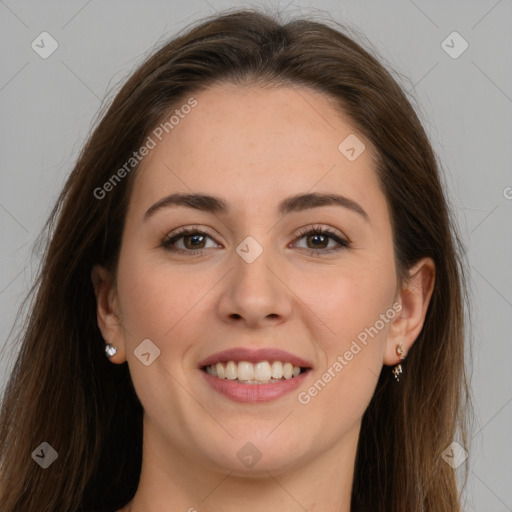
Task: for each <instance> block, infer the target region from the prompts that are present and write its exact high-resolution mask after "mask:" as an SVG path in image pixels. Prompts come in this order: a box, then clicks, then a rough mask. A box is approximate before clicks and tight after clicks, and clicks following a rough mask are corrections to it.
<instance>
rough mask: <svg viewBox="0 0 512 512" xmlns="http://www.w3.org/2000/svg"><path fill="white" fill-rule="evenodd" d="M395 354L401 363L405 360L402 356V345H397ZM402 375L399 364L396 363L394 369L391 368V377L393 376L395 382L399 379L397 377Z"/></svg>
mask: <svg viewBox="0 0 512 512" xmlns="http://www.w3.org/2000/svg"><path fill="white" fill-rule="evenodd" d="M396 353H397V355H398V356H399V357H400V360H401V361H403V360H404V359H405V356H404V347H403V346H402V344H401V343H400V345H397V347H396ZM401 373H402V365H401V364H400V363H398V364H397V365H396V366H395V367H394V368H393V375H394V376H395V379H396V380H397V382H398V381H399V380H400V379H399V375H400V374H401Z"/></svg>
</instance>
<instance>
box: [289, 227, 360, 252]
mask: <svg viewBox="0 0 512 512" xmlns="http://www.w3.org/2000/svg"><path fill="white" fill-rule="evenodd" d="M303 238H304V239H305V242H306V247H301V248H302V249H306V250H307V251H308V253H309V254H311V255H313V256H320V255H322V254H329V253H333V252H338V251H340V250H342V249H347V248H349V247H350V242H348V241H347V240H345V239H344V238H342V237H340V236H339V235H337V234H336V233H334V232H333V231H331V230H330V229H328V228H325V227H323V226H309V227H306V228H304V229H303V230H301V231H300V232H299V236H298V240H301V239H303ZM330 242H335V244H334V247H332V246H331V247H329V243H330ZM310 244H311V245H310ZM336 244H337V245H336Z"/></svg>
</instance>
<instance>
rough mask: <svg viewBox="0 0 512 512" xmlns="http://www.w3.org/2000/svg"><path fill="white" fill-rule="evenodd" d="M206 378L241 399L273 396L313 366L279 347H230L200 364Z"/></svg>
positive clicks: (286, 389)
mask: <svg viewBox="0 0 512 512" xmlns="http://www.w3.org/2000/svg"><path fill="white" fill-rule="evenodd" d="M199 370H201V371H202V372H203V374H204V376H205V379H206V382H207V383H208V384H209V385H210V386H211V387H212V388H213V389H214V390H215V391H217V392H219V393H221V394H223V395H224V396H227V397H228V398H231V399H232V400H235V401H239V402H262V401H267V400H273V399H275V398H278V397H280V396H282V395H284V394H285V393H288V392H290V391H291V390H293V389H295V388H297V386H299V385H300V384H301V383H302V382H303V381H304V378H305V377H306V375H307V374H309V373H310V371H311V370H312V366H311V364H310V363H309V362H307V361H305V360H303V359H301V358H299V357H297V356H295V355H293V354H290V353H288V352H285V351H282V350H279V349H259V350H249V349H244V348H238V349H231V350H226V351H223V352H219V353H217V354H213V355H212V356H210V357H208V358H206V359H205V360H203V361H201V363H200V364H199Z"/></svg>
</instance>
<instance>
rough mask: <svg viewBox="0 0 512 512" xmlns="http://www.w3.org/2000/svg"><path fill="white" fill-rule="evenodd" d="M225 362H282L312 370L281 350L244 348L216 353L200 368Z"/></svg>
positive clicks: (308, 365)
mask: <svg viewBox="0 0 512 512" xmlns="http://www.w3.org/2000/svg"><path fill="white" fill-rule="evenodd" d="M225 361H247V362H249V363H253V364H254V363H259V362H261V361H269V362H272V361H281V362H284V363H286V362H289V363H292V364H293V366H299V367H301V368H311V363H310V362H308V361H306V360H304V359H302V358H300V357H298V356H296V355H294V354H290V352H286V351H285V350H281V349H279V348H259V349H251V348H244V347H237V348H230V349H227V350H223V351H221V352H216V353H215V354H212V355H210V356H208V357H207V358H205V359H203V360H202V361H201V362H200V363H199V368H203V367H205V366H211V365H213V364H216V363H221V362H225Z"/></svg>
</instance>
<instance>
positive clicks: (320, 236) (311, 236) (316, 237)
mask: <svg viewBox="0 0 512 512" xmlns="http://www.w3.org/2000/svg"><path fill="white" fill-rule="evenodd" d="M310 238H311V239H318V238H322V239H324V244H325V235H318V234H317V235H310ZM313 245H317V246H318V244H316V243H313Z"/></svg>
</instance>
